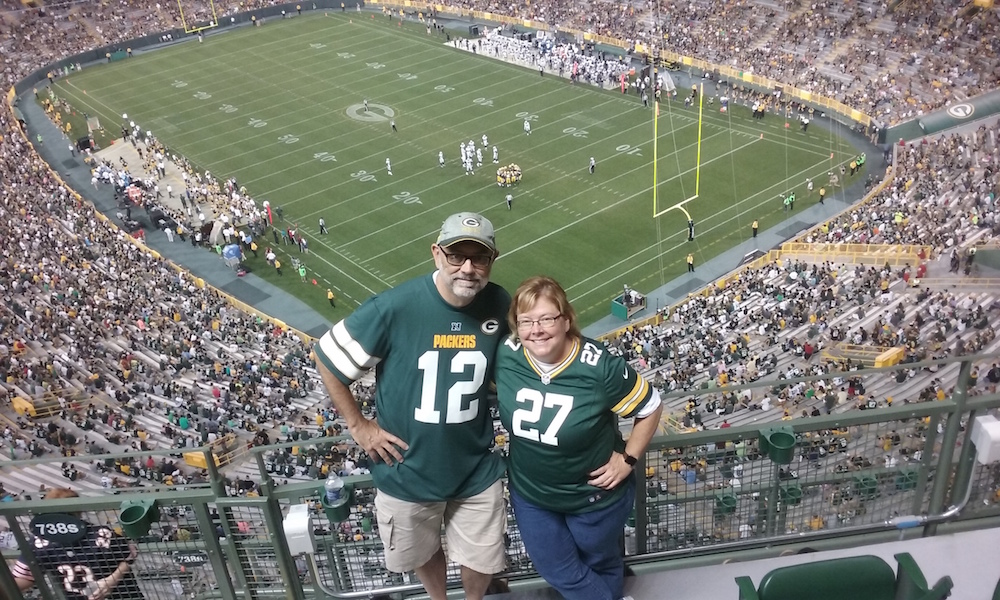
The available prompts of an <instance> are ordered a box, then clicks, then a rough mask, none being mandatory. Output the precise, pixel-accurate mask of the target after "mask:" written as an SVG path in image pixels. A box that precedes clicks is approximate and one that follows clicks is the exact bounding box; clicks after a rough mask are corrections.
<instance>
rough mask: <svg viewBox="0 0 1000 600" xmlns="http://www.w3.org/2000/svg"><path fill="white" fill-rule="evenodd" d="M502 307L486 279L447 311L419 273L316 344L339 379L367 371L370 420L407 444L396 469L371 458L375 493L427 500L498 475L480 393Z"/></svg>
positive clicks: (502, 325)
mask: <svg viewBox="0 0 1000 600" xmlns="http://www.w3.org/2000/svg"><path fill="white" fill-rule="evenodd" d="M508 306H510V295H509V294H507V292H506V291H505V290H504V289H503V288H501V287H500V286H498V285H496V284H492V283H490V284H488V285H487V286H486V288H485V289H483V291H482V292H480V293H479V294H478V295H477V296H476V298H475V300H473V302H472V303H471V304H470V305H468V306H465V307H462V308H455V307H453V306H451V305H449V304H448V303H447V302H445V301H444V299H443V298H441V295H440V293H438V291H437V288H436V287H435V286H434V280H433V276H432V275H428V276H426V277H420V278H417V279H414V280H411V281H408V282H406V283H404V284H402V285H400V286H398V287H396V288H393V289H391V290H388V291H386V292H384V293H382V294H379V295H377V296H374V297H372V298H371V299H369V300H368V301H366V302H365V303H364V304H362V305H361V306H360V307H359V308H358V309H357V310H356V311H354V313H353V314H351V315H350V316H349V317H347V318H346V319H344V320H343V321H341V322H339V323H337V324H336V325H335V326H334V327H333V328H332V329H331V330H330V331H329V332H327V333H326V334H325V335H324V336H323V337H322V338H321V339H320V341H319V344H317V345H316V356H317V358H318V359H319V360H321V361H322V362H323V364H324V365H326V367H327V368H329V369H330V371H332V372H333V374H334V375H336V376H337V378H338V379H340V380H341V381H342V382H343V383H345V384H350V383H351V382H353V381H355V380H357V379H358V378H359V377H361V375H362V374H364V372H365V371H367V370H368V369H370V368H372V367H375V377H376V391H375V409H376V411H377V414H378V423H379V425H380V426H381V427H382V428H383V429H385V430H386V431H388V432H390V433H392V434H394V435H396V436H397V437H399V438H400V439H402V440H403V441H404V442H406V443H407V444H408V445H409V449H408V450H406V451H405V452H403V462H402V463H399V464H395V465H392V466H388V465H386V464H385V463H383V462H381V461H379V462H374V461H373V463H372V465H371V471H372V478H373V479H374V481H375V486H376V487H377V488H378V489H380V490H383V491H384V492H385V493H387V494H389V495H390V496H394V497H396V498H401V499H403V500H408V501H410V502H433V501H439V500H445V499H449V498H467V497H469V496H473V495H475V494H478V493H479V492H481V491H483V490H485V489H486V488H487V487H489V486H490V485H492V484H493V483H494V482H495V481H496V480H497V479H499V478H500V477H501V476H503V470H504V466H503V462H502V460H501V459H500V457H499V455H497V454H495V453H493V452H490V446H491V444H492V442H493V425H492V419H491V418H490V411H489V407H488V406H487V400H486V393H487V391H488V388H489V383H490V381H491V380H492V376H493V363H494V358H495V356H496V351H497V346H498V345H499V344H500V341H501V340H502V339H503V338H504V336H506V334H507V331H508V328H507V322H506V315H507V308H508Z"/></svg>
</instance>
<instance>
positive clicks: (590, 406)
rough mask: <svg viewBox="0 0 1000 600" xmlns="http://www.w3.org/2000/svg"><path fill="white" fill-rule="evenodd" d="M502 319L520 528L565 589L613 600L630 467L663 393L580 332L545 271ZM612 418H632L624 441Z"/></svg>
mask: <svg viewBox="0 0 1000 600" xmlns="http://www.w3.org/2000/svg"><path fill="white" fill-rule="evenodd" d="M507 320H508V321H509V323H510V327H511V330H512V331H513V332H515V333H513V334H512V335H511V336H510V337H508V338H507V339H506V341H505V342H504V343H503V344H502V345H501V346H500V350H499V351H498V352H497V371H496V381H497V392H498V394H499V402H500V419H501V420H502V421H503V424H504V427H506V428H507V431H508V432H509V434H510V458H509V463H508V467H507V471H508V477H509V482H510V497H511V505H512V506H513V508H514V516H515V517H516V519H517V524H518V528H519V529H520V531H521V538H522V539H523V541H524V545H525V548H526V549H527V551H528V555H529V556H530V557H531V560H532V562H533V563H534V565H535V568H536V569H537V570H538V572H539V574H540V575H541V576H542V577H544V578H545V580H546V581H547V582H548V583H549V584H550V585H551V586H552V587H553V588H555V589H556V590H557V591H558V592H559V593H560V594H562V595H563V597H565V598H567V599H569V600H618V599H620V598H622V597H623V588H624V568H625V563H624V557H623V552H622V546H621V542H620V540H621V536H622V532H623V529H624V527H625V522H626V520H627V519H628V514H629V512H630V510H631V508H632V504H633V502H634V500H635V487H636V479H635V474H634V473H633V470H634V467H635V464H636V461H637V457H639V456H641V455H642V454H643V453H644V452H645V451H646V446H647V445H648V444H649V441H650V440H651V439H652V437H653V434H654V433H655V432H656V429H657V427H658V424H659V420H660V411H661V406H660V396H659V394H658V393H657V391H656V390H655V389H654V388H653V387H652V386H651V385H650V384H649V382H647V381H646V380H645V379H643V378H642V376H640V375H639V374H638V373H636V372H635V370H634V369H632V367H630V366H629V365H628V363H627V362H626V361H625V360H624V359H623V358H621V357H619V356H614V355H612V354H610V353H609V352H608V351H607V349H606V348H605V347H604V345H603V344H602V343H601V342H598V341H596V340H593V339H589V338H586V337H584V336H583V335H582V334H581V332H580V329H579V326H578V325H577V322H576V312H575V311H574V310H573V307H572V306H570V303H569V300H568V299H567V298H566V292H565V291H564V290H563V289H562V287H561V286H560V285H559V284H558V283H557V282H556V281H555V280H553V279H551V278H549V277H532V278H530V279H527V280H526V281H524V283H522V284H521V286H520V287H519V288H518V289H517V292H516V293H515V294H514V299H513V302H512V303H511V307H510V311H509V312H508V316H507ZM619 418H633V419H635V421H634V425H633V427H632V434H631V435H630V436H629V439H628V441H627V442H626V441H625V440H623V439H622V435H621V432H620V431H619V428H618V419H619Z"/></svg>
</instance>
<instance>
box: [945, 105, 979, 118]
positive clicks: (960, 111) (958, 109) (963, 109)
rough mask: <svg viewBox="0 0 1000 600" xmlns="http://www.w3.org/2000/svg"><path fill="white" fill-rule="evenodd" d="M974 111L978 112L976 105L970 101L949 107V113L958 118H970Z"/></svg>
mask: <svg viewBox="0 0 1000 600" xmlns="http://www.w3.org/2000/svg"><path fill="white" fill-rule="evenodd" d="M974 112H976V107H975V106H973V105H971V104H969V103H968V102H963V103H961V104H956V105H954V106H949V107H948V114H949V115H951V116H953V117H955V118H956V119H968V118H969V117H971V116H972V113H974Z"/></svg>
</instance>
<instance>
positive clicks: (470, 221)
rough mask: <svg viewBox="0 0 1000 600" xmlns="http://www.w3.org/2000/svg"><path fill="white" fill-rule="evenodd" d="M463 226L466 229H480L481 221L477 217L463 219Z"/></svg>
mask: <svg viewBox="0 0 1000 600" xmlns="http://www.w3.org/2000/svg"><path fill="white" fill-rule="evenodd" d="M462 225H465V226H466V227H479V219H477V218H475V217H465V218H464V219H462Z"/></svg>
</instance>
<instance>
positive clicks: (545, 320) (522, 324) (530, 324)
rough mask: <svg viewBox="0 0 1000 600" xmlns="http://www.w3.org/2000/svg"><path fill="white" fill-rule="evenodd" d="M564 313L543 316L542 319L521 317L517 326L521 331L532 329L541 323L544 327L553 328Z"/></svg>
mask: <svg viewBox="0 0 1000 600" xmlns="http://www.w3.org/2000/svg"><path fill="white" fill-rule="evenodd" d="M561 316H562V315H556V316H554V317H542V318H541V319H521V320H519V321H518V322H517V328H518V329H519V330H521V331H531V329H532V328H534V326H535V325H536V324H537V325H540V326H541V327H542V329H551V328H552V327H554V326H555V324H556V321H558V320H559V317H561Z"/></svg>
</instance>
